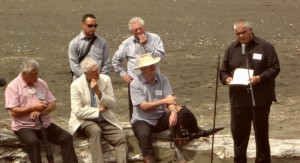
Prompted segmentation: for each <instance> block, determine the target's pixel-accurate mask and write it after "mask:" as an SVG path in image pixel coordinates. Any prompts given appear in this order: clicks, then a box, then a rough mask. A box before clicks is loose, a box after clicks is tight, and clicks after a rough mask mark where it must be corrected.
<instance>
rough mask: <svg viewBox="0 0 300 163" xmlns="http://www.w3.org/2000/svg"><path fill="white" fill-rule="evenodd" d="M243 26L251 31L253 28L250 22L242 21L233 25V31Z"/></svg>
mask: <svg viewBox="0 0 300 163" xmlns="http://www.w3.org/2000/svg"><path fill="white" fill-rule="evenodd" d="M240 25H241V26H243V27H244V28H247V29H251V28H252V26H251V24H250V22H249V21H247V20H245V19H240V20H238V21H237V22H235V23H234V25H233V29H234V30H236V29H237V27H238V26H240Z"/></svg>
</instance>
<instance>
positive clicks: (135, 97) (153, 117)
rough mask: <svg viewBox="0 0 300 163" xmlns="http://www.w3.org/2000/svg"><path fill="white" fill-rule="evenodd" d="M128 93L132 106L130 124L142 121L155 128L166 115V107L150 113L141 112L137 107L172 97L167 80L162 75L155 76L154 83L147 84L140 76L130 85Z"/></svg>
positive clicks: (163, 106)
mask: <svg viewBox="0 0 300 163" xmlns="http://www.w3.org/2000/svg"><path fill="white" fill-rule="evenodd" d="M130 93H131V99H132V104H133V114H132V119H131V124H132V123H134V122H135V121H137V120H144V121H146V122H148V123H149V124H151V125H153V126H155V125H156V123H157V120H158V119H159V118H160V117H161V116H162V115H163V114H164V113H166V109H167V107H166V105H162V106H160V107H158V108H156V109H155V110H152V111H147V112H146V111H143V110H141V109H140V107H139V105H140V104H141V103H144V102H152V101H157V100H161V99H163V98H165V97H166V96H168V95H172V94H173V91H172V87H171V85H170V82H169V80H168V78H167V77H166V76H165V75H162V74H158V73H157V74H156V75H155V79H154V82H153V83H152V84H151V83H148V82H147V81H146V79H145V78H144V76H143V75H142V74H141V75H139V76H138V77H137V78H135V79H134V80H133V81H132V82H131V83H130Z"/></svg>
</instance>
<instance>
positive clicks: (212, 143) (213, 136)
mask: <svg viewBox="0 0 300 163" xmlns="http://www.w3.org/2000/svg"><path fill="white" fill-rule="evenodd" d="M217 64H218V65H217V74H216V89H215V104H214V120H213V130H215V127H216V114H217V101H218V84H219V78H218V77H219V69H220V53H219V55H218V62H217ZM214 140H215V134H214V133H213V134H212V142H211V153H210V162H211V163H213V160H214Z"/></svg>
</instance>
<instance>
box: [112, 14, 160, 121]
mask: <svg viewBox="0 0 300 163" xmlns="http://www.w3.org/2000/svg"><path fill="white" fill-rule="evenodd" d="M128 27H129V31H130V32H131V34H132V36H131V37H129V38H127V39H126V40H125V41H123V42H122V44H121V45H120V46H119V49H118V50H117V51H116V52H115V54H114V56H113V58H112V66H113V67H114V69H115V72H117V73H119V75H120V76H121V77H122V78H123V79H124V81H125V82H126V83H128V103H129V116H130V119H131V116H132V102H131V98H130V87H129V84H130V82H131V81H132V80H133V78H135V77H136V76H137V75H138V74H140V73H141V72H140V71H139V70H134V69H133V68H134V67H135V66H136V61H137V57H138V56H139V55H140V54H145V53H150V54H151V55H152V56H153V57H160V58H164V56H165V50H164V46H163V43H162V41H161V39H160V37H159V36H158V35H157V34H154V33H150V32H146V29H145V22H144V20H143V19H142V18H140V17H134V18H132V19H130V21H129V23H128ZM124 59H127V71H126V70H125V69H124V67H123V66H122V62H123V60H124ZM157 71H158V72H159V66H158V68H157Z"/></svg>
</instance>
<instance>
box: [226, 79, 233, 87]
mask: <svg viewBox="0 0 300 163" xmlns="http://www.w3.org/2000/svg"><path fill="white" fill-rule="evenodd" d="M231 81H232V77H228V78H227V79H226V84H227V85H230V82H231Z"/></svg>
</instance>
